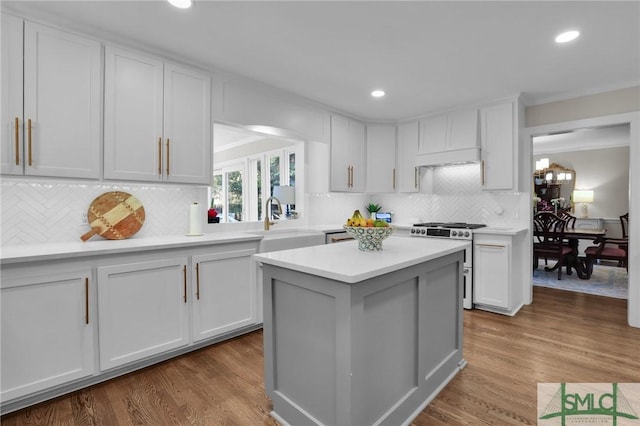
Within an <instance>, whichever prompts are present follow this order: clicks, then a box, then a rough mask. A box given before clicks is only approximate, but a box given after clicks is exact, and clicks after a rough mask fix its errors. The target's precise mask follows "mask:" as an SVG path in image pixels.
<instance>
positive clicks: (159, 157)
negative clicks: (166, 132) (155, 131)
mask: <svg viewBox="0 0 640 426" xmlns="http://www.w3.org/2000/svg"><path fill="white" fill-rule="evenodd" d="M158 174H159V175H161V174H162V138H158Z"/></svg>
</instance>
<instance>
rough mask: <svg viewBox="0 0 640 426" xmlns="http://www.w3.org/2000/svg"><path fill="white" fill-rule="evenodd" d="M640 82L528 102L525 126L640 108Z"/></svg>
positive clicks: (631, 110) (601, 115)
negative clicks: (608, 90) (613, 88)
mask: <svg viewBox="0 0 640 426" xmlns="http://www.w3.org/2000/svg"><path fill="white" fill-rule="evenodd" d="M639 109H640V86H635V87H629V88H626V89H620V90H613V91H610V92H605V93H598V94H594V95H588V96H580V97H576V98H572V99H565V100H561V101H555V102H548V103H545V104H541V105H533V106H529V107H527V108H526V109H525V127H534V126H540V125H543V124H551V123H562V122H565V121H573V120H579V119H585V118H593V117H603V116H606V115H613V114H621V113H625V112H633V111H638V110H639Z"/></svg>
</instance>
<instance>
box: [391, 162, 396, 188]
mask: <svg viewBox="0 0 640 426" xmlns="http://www.w3.org/2000/svg"><path fill="white" fill-rule="evenodd" d="M392 177H393V189H396V168H395V167H394V168H393V175H392Z"/></svg>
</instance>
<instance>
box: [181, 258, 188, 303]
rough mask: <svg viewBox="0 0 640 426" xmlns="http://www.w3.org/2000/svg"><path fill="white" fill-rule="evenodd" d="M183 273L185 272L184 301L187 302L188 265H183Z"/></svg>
mask: <svg viewBox="0 0 640 426" xmlns="http://www.w3.org/2000/svg"><path fill="white" fill-rule="evenodd" d="M182 273H183V274H184V303H187V265H184V266H183V267H182Z"/></svg>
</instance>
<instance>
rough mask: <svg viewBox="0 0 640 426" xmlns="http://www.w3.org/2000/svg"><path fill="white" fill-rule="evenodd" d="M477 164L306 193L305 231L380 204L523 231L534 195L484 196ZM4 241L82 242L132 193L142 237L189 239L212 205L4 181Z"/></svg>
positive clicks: (95, 186) (0, 222)
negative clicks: (198, 209) (412, 179)
mask: <svg viewBox="0 0 640 426" xmlns="http://www.w3.org/2000/svg"><path fill="white" fill-rule="evenodd" d="M479 167H480V166H479V165H478V164H465V165H458V166H448V167H438V168H434V169H432V170H431V171H430V172H429V173H432V185H433V187H432V188H431V189H430V190H429V191H426V190H424V189H423V191H424V192H429V193H415V194H344V193H322V194H307V196H306V197H305V200H306V206H305V211H304V212H302V217H303V218H304V219H303V222H302V223H301V225H302V226H304V224H305V223H309V224H314V225H315V224H331V225H334V224H340V223H342V222H343V221H344V220H345V219H346V218H347V217H349V216H350V215H351V214H352V212H353V210H355V209H360V210H361V211H362V212H364V211H365V206H366V204H367V203H377V204H380V205H381V206H382V210H383V211H391V212H393V213H394V215H393V221H394V222H395V223H398V224H411V223H417V222H425V221H443V222H470V223H485V224H488V225H495V224H502V225H504V224H516V223H518V222H521V221H524V220H528V219H527V217H526V214H525V213H527V209H528V208H529V198H530V196H529V194H526V193H512V192H487V191H482V188H481V186H480V179H479V173H480V169H479ZM1 189H2V194H1V198H0V199H1V201H2V205H1V208H0V214H1V215H2V216H1V217H0V232H1V235H0V237H1V238H0V242H1V244H2V245H3V246H9V245H22V244H40V243H53V242H71V241H79V238H80V235H82V234H84V233H85V232H87V231H88V230H89V228H88V226H87V225H82V224H81V216H82V214H83V213H86V211H87V209H88V207H89V204H91V202H92V201H93V199H94V198H96V197H97V196H98V195H100V194H102V193H103V192H107V191H116V190H121V191H126V192H129V193H131V194H133V195H135V196H136V197H138V199H140V201H141V202H142V205H143V206H144V208H145V214H146V220H145V223H144V226H143V227H142V229H141V230H140V231H139V232H138V233H137V234H136V237H154V236H162V235H179V234H184V233H186V232H187V231H188V228H189V206H190V205H191V203H193V202H198V203H205V204H206V203H207V187H205V186H199V187H194V186H171V185H153V184H132V183H120V184H118V183H105V182H95V183H79V182H77V181H66V182H65V181H55V180H37V181H36V180H28V179H21V178H3V180H2V184H1Z"/></svg>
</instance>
